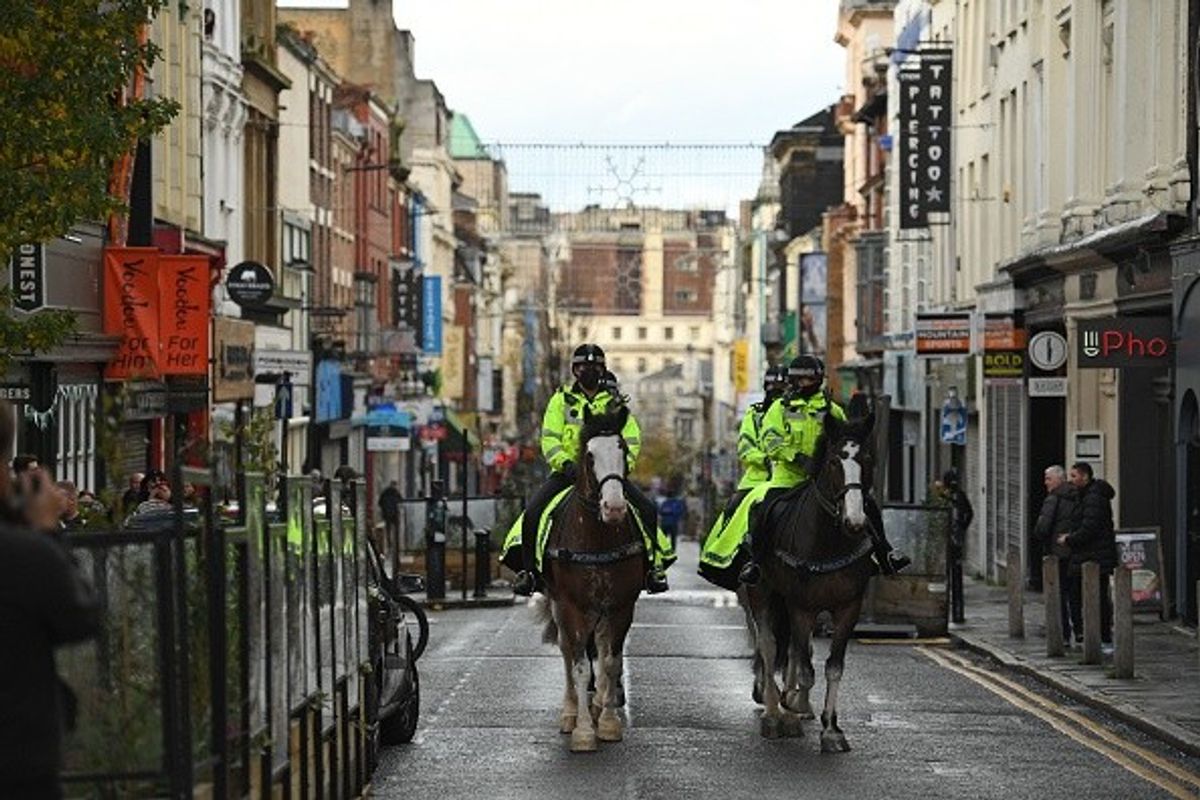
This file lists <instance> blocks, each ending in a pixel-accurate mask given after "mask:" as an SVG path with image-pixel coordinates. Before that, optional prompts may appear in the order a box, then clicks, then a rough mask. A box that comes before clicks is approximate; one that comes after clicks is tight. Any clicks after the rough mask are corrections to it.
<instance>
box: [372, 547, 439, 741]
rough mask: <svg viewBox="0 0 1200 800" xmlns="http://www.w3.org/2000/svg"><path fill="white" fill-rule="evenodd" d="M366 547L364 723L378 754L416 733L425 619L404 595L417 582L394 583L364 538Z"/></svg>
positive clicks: (421, 610)
mask: <svg viewBox="0 0 1200 800" xmlns="http://www.w3.org/2000/svg"><path fill="white" fill-rule="evenodd" d="M367 546H368V548H369V551H370V552H369V557H368V559H367V562H368V564H369V566H368V578H367V579H368V587H367V597H368V610H369V619H370V629H369V638H368V647H369V655H370V660H371V673H370V675H368V676H367V719H368V723H369V731H370V738H371V742H372V744H373V749H374V750H375V753H378V748H379V746H380V745H393V744H404V743H406V742H410V741H412V738H413V735H414V734H415V733H416V732H417V722H418V720H419V718H420V713H421V681H420V676H419V675H418V673H417V659H418V658H420V656H421V653H422V652H424V650H425V644H426V643H427V642H428V639H429V621H428V619H426V617H425V610H424V609H423V608H421V606H420V604H418V603H417V602H416V601H414V600H413V599H412V598H410V597H407V596H406V595H405V592H406V591H415V590H417V589H419V588H420V586H419V585H418V584H419V581H418V582H417V583H414V582H412V581H411V579H410V580H408V581H406V580H405V579H404V578H405V576H399V577H400V580H399V581H397V580H393V579H392V577H391V576H389V575H388V574H387V569H386V567H385V565H384V563H383V559H381V558H380V557H379V553H378V551H376V549H375V546H374V544H373V543H371V542H370V540H369V539H368V542H367ZM414 631H415V632H416V637H415V639H414V636H413V633H414Z"/></svg>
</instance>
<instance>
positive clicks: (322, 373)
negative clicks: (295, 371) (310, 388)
mask: <svg viewBox="0 0 1200 800" xmlns="http://www.w3.org/2000/svg"><path fill="white" fill-rule="evenodd" d="M316 406H317V413H316V419H315V420H314V421H315V422H318V423H321V422H330V421H331V420H335V419H341V418H342V365H341V363H340V362H338V361H334V360H332V359H325V360H323V361H319V362H317V403H316Z"/></svg>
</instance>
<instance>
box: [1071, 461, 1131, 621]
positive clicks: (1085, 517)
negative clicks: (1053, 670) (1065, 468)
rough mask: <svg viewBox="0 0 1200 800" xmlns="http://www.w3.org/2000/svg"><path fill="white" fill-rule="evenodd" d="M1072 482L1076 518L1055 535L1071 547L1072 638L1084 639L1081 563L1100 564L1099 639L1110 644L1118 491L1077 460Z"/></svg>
mask: <svg viewBox="0 0 1200 800" xmlns="http://www.w3.org/2000/svg"><path fill="white" fill-rule="evenodd" d="M1071 483H1072V484H1074V486H1075V488H1076V490H1078V492H1079V504H1078V508H1077V510H1076V518H1075V520H1074V524H1073V525H1072V526H1071V527H1072V530H1071V532H1070V533H1061V534H1059V535H1058V539H1057V541H1058V543H1059V544H1060V545H1062V544H1065V545H1066V546H1067V547H1069V548H1070V549H1071V565H1070V568H1069V569H1068V574H1069V575H1070V578H1071V589H1070V595H1071V626H1072V627H1073V628H1074V629H1075V641H1076V642H1081V641H1083V565H1084V564H1085V563H1087V562H1088V561H1095V562H1097V563H1099V564H1100V641H1101V642H1103V643H1104V644H1106V645H1111V644H1112V621H1113V609H1112V597H1111V596H1110V595H1109V593H1108V579H1109V576H1111V575H1112V571H1113V570H1114V569H1116V567H1117V538H1116V533H1115V531H1114V530H1113V512H1112V499H1113V498H1114V497H1115V496H1116V494H1117V492H1116V490H1115V489H1113V487H1112V485H1111V484H1109V483H1108V482H1106V481H1104V480H1101V479H1100V478H1096V477H1094V476H1093V473H1092V465H1091V464H1089V463H1087V462H1086V461H1077V462H1076V463H1074V464H1072V465H1071Z"/></svg>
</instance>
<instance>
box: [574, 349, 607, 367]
mask: <svg viewBox="0 0 1200 800" xmlns="http://www.w3.org/2000/svg"><path fill="white" fill-rule="evenodd" d="M585 364H599V365H600V367H601V368H603V367H604V366H605V363H604V351H603V350H601V349H600V345H598V344H581V345H579V347H576V348H575V354H574V355H573V356H571V366H572V367H579V366H583V365H585Z"/></svg>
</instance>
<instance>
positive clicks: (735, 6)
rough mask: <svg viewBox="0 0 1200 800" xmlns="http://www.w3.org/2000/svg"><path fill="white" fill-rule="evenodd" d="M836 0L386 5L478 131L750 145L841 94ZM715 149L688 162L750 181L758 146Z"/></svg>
mask: <svg viewBox="0 0 1200 800" xmlns="http://www.w3.org/2000/svg"><path fill="white" fill-rule="evenodd" d="M281 5H296V6H299V5H319V6H338V5H341V6H345V5H346V3H345V2H341V3H339V2H328V1H324V2H323V1H322V0H288V2H286V3H281ZM837 6H838V0H604V1H603V2H599V3H597V2H585V0H397V2H396V4H395V9H396V21H397V23H398V24H399V26H400V27H402V28H407V29H409V30H411V31H412V32H413V35H414V36H415V37H416V68H417V75H418V77H422V78H432V79H433V80H435V81H436V82H437V84H438V87H439V88H440V89H441V91H442V94H443V95H444V96H445V97H446V101H447V103H449V105H450V107H451V108H453V109H455V110H456V111H460V112H465V113H466V114H467V115H468V116H469V117H470V118H471V121H472V122H473V123H474V126H475V129H476V130H477V131H478V133H479V135H480V137H481V138H482V139H483V140H484V141H485V142H489V143H491V142H502V143H509V144H511V143H541V142H581V141H583V142H591V143H614V142H637V143H647V142H653V143H661V142H666V141H670V142H673V143H677V142H688V143H695V142H703V143H722V144H726V143H738V144H747V143H751V142H753V143H758V144H762V143H766V142H767V141H769V140H770V138H771V135H772V134H773V133H774V132H775V131H776V130H778V129H780V128H786V127H790V126H791V125H792V124H794V123H795V122H797V121H799V120H801V119H803V118H804V117H806V116H808V115H809V114H811V113H813V112H815V111H817V110H818V109H820V108H821V107H823V106H826V105H829V104H830V103H832V102H834V101H835V100H836V99H837V97H838V96H839V95H840V94H841V90H842V82H843V76H844V51H843V50H842V49H841V48H840V47H838V46H837V45H836V44H835V43H834V42H833V34H834V30H835V26H836V21H837ZM727 155H728V158H726V157H725V156H720V157H717V158H713V159H704V160H703V161H706V162H707V161H713V162H714V163H713V164H711V165H709V164H705V163H700V164H697V165H696V166H692V167H689V168H688V171H691V172H705V171H712V172H714V173H716V174H715V175H714V176H713V177H714V178H715V177H720V176H723V177H728V175H727V174H726V173H739V174H745V173H750V174H749V175H747V176H746V178H745V179H744V181H743V182H745V181H749V184H750V185H749V186H748V187H747V188H746V189H745V190H744V191H743V192H742V194H744V195H747V196H748V195H751V194H753V191H754V188H755V186H756V182H755V181H753V180H752V178H753V173H754V172H756V171H757V168H758V165H761V157H755V158H747V157H746V156H748V155H750V154H749V153H748V152H747V153H744V154H734V153H732V152H731V153H729V154H727ZM505 158H506V160H507V161H508V162H509V167H510V170H509V171H510V178H511V179H512V181H511V182H512V183H513V184H514V188H522V187H521V186H518V185H517V184H520V183H521V182H522V176H521V175H520V174H519V172H518V170H517V169H516V167H517V164H515V163H514V158H519V154H517V153H516V152H514V151H512V150H511V149H509V150H506V152H505ZM694 161H695V159H693V162H694ZM601 166H602V168H603V167H604V162H603V158H602V157H601ZM548 169H550V168H549V167H543V172H544V171H546V170H548ZM554 169H558V170H560V171H562V170H563V169H564V167H562V166H559V167H556V168H554ZM569 169H572V170H574V169H577V168H575V167H570V168H569ZM591 169H592V167H590V166H589V167H588V168H587V170H588V171H590V170H591ZM623 169H627V170H632V169H633V167H632V166H630V167H628V168H626V167H618V170H623ZM667 169H669V170H670V171H671V173H672V174H675V173H677V172H678V167H674V166H672V167H669V168H667ZM525 171H526V172H527V173H529V172H530V170H529V169H526V170H525ZM650 172H654V169H650ZM539 174H540V173H539ZM526 177H527V178H528V179H529V180H531V181H533V182H535V183H536V182H537V181H538V180H540V179H539V178H538V177H537V176H536V175H533V174H528V175H527V176H526ZM659 183H662V181H659ZM700 199H701V198H697V200H700Z"/></svg>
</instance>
